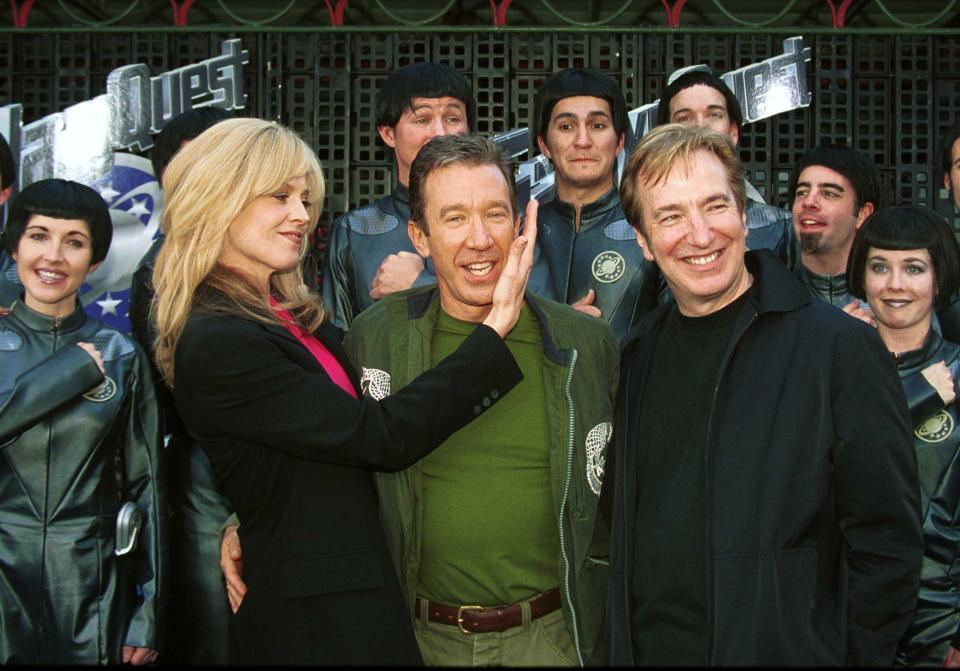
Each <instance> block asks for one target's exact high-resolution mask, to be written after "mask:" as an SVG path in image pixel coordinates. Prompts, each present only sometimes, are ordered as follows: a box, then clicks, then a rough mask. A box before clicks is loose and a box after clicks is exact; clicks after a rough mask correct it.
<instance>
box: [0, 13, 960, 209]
mask: <svg viewBox="0 0 960 671" xmlns="http://www.w3.org/2000/svg"><path fill="white" fill-rule="evenodd" d="M786 36H787V35H785V34H783V31H782V30H780V31H775V30H769V31H768V32H763V31H756V32H753V33H751V34H745V33H741V34H722V33H718V32H715V31H714V32H681V31H675V32H665V31H658V32H639V31H638V30H637V29H633V30H632V31H630V32H627V31H626V30H625V31H603V32H582V31H563V30H544V29H539V30H531V31H528V32H522V31H517V30H507V31H490V30H477V31H464V30H458V31H453V30H450V31H443V30H437V29H431V30H427V29H424V30H422V31H405V32H399V31H397V32H386V31H383V32H372V31H366V32H365V31H357V30H352V31H351V30H342V31H329V30H328V31H323V32H313V33H311V32H304V31H283V32H257V31H250V30H242V29H240V30H238V31H237V32H193V31H191V32H181V33H175V32H170V31H163V32H160V31H155V32H152V31H147V30H144V31H137V30H135V29H131V30H129V31H109V32H108V31H104V30H102V29H101V30H96V29H93V30H91V31H90V32H82V31H78V32H69V31H58V32H51V33H42V32H35V31H32V30H31V31H29V32H19V31H13V32H10V31H7V32H3V33H0V101H3V102H21V103H23V105H24V117H23V118H24V123H29V122H30V121H34V120H36V119H38V118H40V117H42V116H44V115H47V114H50V113H53V112H57V111H60V110H62V109H63V108H64V107H66V106H68V105H71V104H74V103H77V102H80V101H83V100H87V99H89V98H91V97H93V96H96V95H99V94H101V93H103V92H104V91H105V82H106V77H107V74H108V73H109V72H110V71H111V70H112V69H114V68H117V67H120V66H123V65H128V64H131V63H145V64H147V65H148V66H149V67H150V69H151V70H152V71H153V72H154V73H159V72H163V71H166V70H170V69H172V68H176V67H180V66H182V65H188V64H190V63H194V62H197V61H200V60H203V59H206V58H209V57H211V56H215V55H217V54H218V53H219V44H220V42H221V41H222V40H224V39H228V38H230V37H239V38H240V39H242V40H243V45H244V48H245V49H247V50H249V52H250V63H249V65H247V66H245V68H244V73H245V85H246V91H247V95H248V100H247V112H246V113H247V114H250V115H257V116H261V117H264V118H269V119H276V120H278V121H281V122H283V123H285V124H287V125H289V126H291V127H293V128H294V129H296V130H297V131H299V132H300V133H301V134H302V135H303V137H304V138H305V139H306V140H307V141H308V142H309V143H310V144H311V145H312V146H313V147H315V148H316V151H317V153H318V155H319V156H320V158H321V160H322V161H323V163H324V166H325V168H326V174H327V181H328V195H327V200H326V207H325V212H324V218H323V222H324V224H328V223H329V221H330V218H331V217H332V216H336V215H337V214H338V213H340V212H344V211H346V210H347V209H350V208H352V207H356V206H357V205H361V204H363V203H366V202H368V201H370V200H372V199H374V198H377V197H379V196H381V195H383V194H385V193H387V192H388V191H389V189H390V188H391V185H392V183H393V175H392V162H391V160H390V157H389V156H388V154H387V153H386V151H385V149H384V147H383V146H382V145H381V144H380V143H379V141H378V140H376V129H375V128H374V124H373V118H374V115H373V107H374V99H375V95H376V92H377V90H378V88H379V86H380V84H381V82H382V81H383V79H384V78H385V77H386V76H387V75H388V74H389V73H390V72H391V71H393V70H394V69H396V68H397V67H400V66H402V65H405V64H407V63H411V62H414V61H419V60H424V59H432V60H436V61H442V62H445V63H448V64H450V65H451V66H453V67H455V68H456V69H457V70H459V71H461V72H462V73H463V74H464V75H466V76H467V77H468V79H469V80H470V81H471V82H472V84H473V87H474V92H475V95H476V98H477V102H478V115H477V128H476V130H478V131H480V132H482V133H496V132H500V131H504V130H508V129H510V128H515V127H519V126H524V125H527V124H528V122H529V119H530V116H531V111H532V106H533V94H534V92H535V91H536V89H537V87H538V86H539V85H540V84H541V83H542V82H543V80H544V79H545V78H546V77H547V76H549V75H550V73H552V72H554V71H556V70H558V69H561V68H566V67H572V66H589V67H595V68H599V69H601V70H603V71H604V72H607V73H609V74H610V75H611V76H612V77H614V78H615V79H617V81H619V82H620V84H621V87H622V90H623V92H624V94H625V96H626V98H627V102H628V105H629V106H630V107H631V108H632V107H636V106H639V105H640V104H642V103H644V102H648V101H650V100H653V99H655V98H657V97H659V94H660V91H661V88H662V87H663V84H664V80H665V77H666V75H667V74H669V73H670V72H672V71H673V70H674V69H676V68H677V67H681V66H684V65H690V64H693V63H706V64H708V65H710V66H711V67H713V68H714V69H715V70H717V71H720V72H724V71H727V70H730V69H733V68H737V67H740V66H743V65H747V64H750V63H753V62H756V61H759V60H763V59H765V58H769V57H771V56H773V55H775V54H778V53H780V51H781V47H780V45H781V42H782V39H783V38H784V37H786ZM805 42H806V44H807V45H808V46H811V47H812V49H813V61H812V62H811V63H810V77H811V86H810V89H811V91H813V103H812V105H811V107H810V108H808V109H805V110H796V111H794V112H791V113H788V114H783V115H780V116H777V117H774V118H771V119H767V120H764V121H760V122H757V123H755V124H752V125H750V126H747V127H746V128H744V129H743V130H742V133H741V145H740V149H741V155H742V158H743V160H744V163H745V164H746V166H747V169H748V171H749V174H750V179H751V181H752V182H753V184H754V185H755V186H756V187H757V188H758V189H759V190H760V191H761V193H763V194H764V195H765V196H766V197H767V199H768V201H770V202H774V203H777V204H781V205H783V204H785V195H784V192H785V189H786V183H787V179H788V176H789V171H790V168H791V167H792V166H793V165H794V163H795V162H796V161H797V159H798V158H799V157H800V155H801V154H802V153H803V152H804V151H805V150H806V149H807V148H808V147H810V146H811V145H813V144H815V143H817V142H821V141H824V140H834V141H836V140H845V141H846V142H847V143H848V144H850V145H852V146H854V147H856V148H858V149H860V150H862V151H864V152H865V153H867V154H868V155H869V156H870V157H871V158H873V159H874V160H875V161H876V163H877V164H878V165H879V166H880V169H881V171H882V173H883V176H884V179H885V183H886V185H887V188H888V190H889V193H890V195H891V197H892V198H893V200H895V201H896V202H913V203H918V204H924V205H928V206H936V207H937V209H939V210H940V211H942V212H945V211H946V210H945V206H944V203H943V202H939V203H938V202H937V201H938V200H939V198H938V191H939V190H941V189H942V176H941V175H940V174H939V171H938V170H936V169H935V163H936V161H937V149H938V146H937V140H938V138H939V137H940V135H941V134H942V133H943V132H944V130H945V128H946V126H947V125H948V124H949V123H950V122H951V121H952V120H953V119H955V118H957V117H960V39H958V38H957V35H956V34H951V33H945V32H944V31H930V32H928V33H916V34H907V33H904V32H903V31H900V32H898V33H890V34H864V33H859V32H858V33H855V34H845V33H844V32H824V31H816V32H814V33H813V34H808V35H805Z"/></svg>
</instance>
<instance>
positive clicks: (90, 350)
mask: <svg viewBox="0 0 960 671" xmlns="http://www.w3.org/2000/svg"><path fill="white" fill-rule="evenodd" d="M77 347H79V348H80V349H82V350H83V351H84V352H86V353H87V354H89V355H90V356H91V357H93V360H94V361H95V362H96V364H97V368H99V369H100V372H101V373H104V374H106V371H104V369H103V357H102V356H100V350H98V349H97V348H96V347H94V346H93V345H91V344H90V343H88V342H78V343H77Z"/></svg>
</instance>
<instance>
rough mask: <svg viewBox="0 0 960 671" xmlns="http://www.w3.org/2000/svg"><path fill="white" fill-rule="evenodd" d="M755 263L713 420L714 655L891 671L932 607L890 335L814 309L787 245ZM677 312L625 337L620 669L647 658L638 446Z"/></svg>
mask: <svg viewBox="0 0 960 671" xmlns="http://www.w3.org/2000/svg"><path fill="white" fill-rule="evenodd" d="M746 264H747V268H748V270H749V271H750V272H751V274H752V275H753V278H754V283H753V285H752V287H751V288H750V289H749V290H748V291H749V300H748V303H747V306H746V308H745V310H744V311H743V313H742V314H741V315H740V317H739V318H738V322H737V326H736V328H735V330H734V336H733V339H732V340H731V344H730V346H729V347H728V350H727V354H726V355H725V359H724V362H723V364H722V368H721V374H720V378H719V380H718V381H717V385H716V387H715V393H714V397H713V408H712V410H711V413H710V419H709V425H708V427H709V428H708V445H707V448H706V463H705V468H706V482H707V486H706V491H704V493H703V495H704V497H705V498H706V502H707V504H706V510H707V517H706V519H705V524H704V533H705V535H706V539H705V546H706V548H707V570H708V576H707V585H708V595H709V599H710V602H709V604H708V608H707V612H708V613H709V614H710V617H709V620H708V635H709V643H710V645H709V661H710V663H711V664H714V665H750V666H753V665H775V666H776V665H813V664H833V665H839V664H871V665H872V664H878V665H890V664H891V663H892V661H893V656H894V653H895V650H896V646H897V641H898V639H899V638H900V636H901V635H902V634H903V631H904V629H905V628H906V626H907V624H908V623H909V621H910V616H911V614H912V612H913V607H914V603H915V602H916V596H917V588H918V579H919V574H920V564H921V558H922V547H923V542H922V537H921V533H920V502H919V496H918V491H917V480H916V478H917V465H916V458H915V456H914V452H913V448H912V443H913V441H912V439H911V436H910V431H909V415H908V411H907V406H906V403H905V401H904V396H903V391H902V390H901V387H900V382H899V379H898V377H897V374H896V370H895V368H894V365H893V361H892V359H891V357H890V355H889V353H888V352H887V350H886V348H885V347H884V345H883V343H882V342H881V340H880V338H879V337H878V335H877V333H876V331H875V330H874V329H871V328H870V327H869V326H867V325H866V324H864V323H862V322H860V321H859V320H857V319H853V318H850V317H848V316H846V315H844V314H841V313H840V312H838V311H837V310H836V309H834V308H832V307H830V306H828V305H826V304H825V303H823V302H821V301H812V300H811V299H810V297H809V295H808V294H807V293H806V291H805V289H804V288H803V287H802V286H801V285H800V284H799V283H798V282H797V281H796V279H795V278H794V277H793V276H792V275H791V273H790V272H789V271H788V270H787V269H786V268H785V267H784V266H783V265H782V264H781V263H779V262H778V261H777V260H776V259H775V258H774V257H773V256H772V255H771V254H770V252H768V251H766V250H760V251H755V252H747V254H746ZM670 309H675V308H673V307H672V306H670V305H665V306H661V307H660V308H658V309H657V310H656V311H655V312H653V313H652V314H650V315H649V316H648V317H647V318H646V319H645V320H644V321H643V322H641V323H640V324H639V325H638V326H637V327H636V329H634V330H633V331H632V332H631V333H630V334H629V335H628V337H627V339H626V340H625V343H624V348H623V362H622V364H621V365H622V370H621V377H620V391H619V395H618V401H617V408H616V412H615V415H614V426H615V427H617V430H616V431H615V432H614V440H615V444H614V446H613V448H612V450H611V451H610V454H609V455H608V457H607V473H606V478H610V479H609V480H607V483H608V484H607V487H604V489H603V493H602V496H604V497H606V496H610V497H611V500H610V501H608V502H607V503H605V504H603V506H602V507H605V508H606V509H607V512H608V513H610V508H609V507H608V506H612V520H611V521H612V529H611V561H610V592H609V601H608V614H607V618H608V628H607V633H608V641H607V643H608V652H609V658H608V661H609V662H610V663H612V664H618V665H621V664H630V663H632V661H633V647H632V646H633V643H632V640H631V634H632V632H631V603H630V601H631V594H630V585H631V571H632V562H633V553H634V551H635V550H634V548H635V546H637V545H639V546H641V547H642V545H643V544H644V543H656V539H653V538H634V537H633V529H634V524H633V518H634V515H635V512H636V511H635V510H634V507H635V506H634V503H633V502H634V501H635V500H636V491H635V488H636V467H637V466H636V451H637V450H638V449H642V446H638V445H637V444H636V443H635V438H634V436H635V432H636V430H637V427H636V421H637V412H636V409H637V408H638V407H639V405H640V402H641V399H642V395H643V384H644V379H645V375H646V371H647V369H648V368H649V364H650V358H651V355H652V352H653V346H654V343H655V342H656V339H657V335H658V333H659V331H660V328H661V326H662V324H663V320H664V317H665V315H666V314H667V311H668V310H670ZM695 364H696V362H695V360H694V361H692V363H691V365H695ZM611 484H613V487H610V485H611ZM608 519H611V518H610V517H608ZM664 579H669V576H664ZM662 661H663V662H665V663H668V662H669V661H670V660H662Z"/></svg>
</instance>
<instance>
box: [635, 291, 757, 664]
mask: <svg viewBox="0 0 960 671" xmlns="http://www.w3.org/2000/svg"><path fill="white" fill-rule="evenodd" d="M746 302H747V295H746V294H744V295H743V296H741V297H740V298H738V299H737V300H735V301H734V302H733V303H731V304H730V305H728V306H726V307H724V308H723V309H721V310H718V311H717V312H714V313H712V314H709V315H707V316H705V317H684V316H683V315H682V314H680V311H679V310H678V309H677V308H676V306H674V308H673V309H672V310H671V312H670V314H669V315H667V317H666V319H665V321H664V324H663V328H662V330H661V332H660V335H659V337H658V338H657V343H656V346H655V349H654V354H653V361H652V363H651V366H650V370H649V374H648V376H647V381H646V386H645V388H644V390H643V397H642V400H641V402H640V422H639V426H640V430H639V433H638V440H637V444H636V445H635V446H633V447H634V448H635V449H637V450H638V454H637V464H638V473H637V483H638V487H637V507H636V510H637V514H636V520H635V525H636V538H637V543H636V546H635V548H634V566H635V571H634V572H633V580H632V585H631V596H632V604H633V612H632V627H633V632H634V634H633V641H634V660H635V662H636V663H637V664H683V665H705V664H706V663H707V662H708V639H707V616H708V612H707V609H708V595H707V568H706V546H705V543H706V536H705V534H706V473H705V469H704V459H705V456H706V454H705V448H706V440H707V429H708V426H707V425H708V421H709V417H710V409H711V405H712V403H713V400H714V399H713V395H714V390H715V389H716V386H717V384H718V382H719V376H720V372H721V370H720V367H721V365H722V363H723V357H724V354H725V353H726V351H727V346H728V345H729V343H730V338H731V336H732V333H733V329H734V326H735V324H736V320H737V317H738V315H739V314H740V311H741V310H742V309H743V306H744V305H745V304H746Z"/></svg>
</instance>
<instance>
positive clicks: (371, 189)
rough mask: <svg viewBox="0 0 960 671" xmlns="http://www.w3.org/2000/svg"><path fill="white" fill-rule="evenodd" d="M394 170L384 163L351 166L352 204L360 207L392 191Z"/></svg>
mask: <svg viewBox="0 0 960 671" xmlns="http://www.w3.org/2000/svg"><path fill="white" fill-rule="evenodd" d="M392 188H393V171H392V170H391V169H390V168H388V167H384V166H382V165H355V166H352V167H351V168H350V205H351V207H359V206H361V205H366V204H367V203H370V202H372V201H374V200H376V199H377V198H382V197H384V196H386V195H387V194H388V193H390V190H391V189H392Z"/></svg>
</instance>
